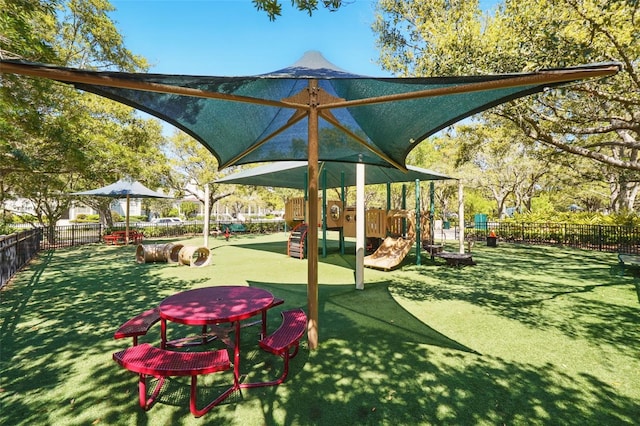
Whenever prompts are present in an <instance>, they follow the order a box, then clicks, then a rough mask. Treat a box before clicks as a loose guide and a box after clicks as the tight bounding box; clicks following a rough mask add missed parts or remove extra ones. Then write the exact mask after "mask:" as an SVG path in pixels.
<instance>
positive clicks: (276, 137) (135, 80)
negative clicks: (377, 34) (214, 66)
mask: <svg viewBox="0 0 640 426" xmlns="http://www.w3.org/2000/svg"><path fill="white" fill-rule="evenodd" d="M617 70H618V65H617V64H599V65H587V66H580V67H575V68H565V69H553V70H542V71H538V72H534V73H522V74H504V75H487V76H467V77H435V78H418V77H417V78H375V77H367V76H362V75H357V74H353V73H350V72H348V71H344V70H342V69H340V68H338V67H337V66H335V65H333V64H332V63H330V62H328V61H327V60H326V59H325V58H324V57H323V56H322V55H321V54H320V53H319V52H308V53H307V54H305V55H304V56H303V57H302V58H301V59H300V60H299V61H298V62H296V63H295V64H293V65H291V66H289V67H286V68H283V69H281V70H278V71H274V72H270V73H267V74H263V75H254V76H245V77H207V76H189V75H163V74H138V73H122V72H97V71H96V72H94V71H87V70H80V69H70V68H61V67H54V66H46V65H41V64H34V63H26V62H20V61H10V60H2V61H0V71H2V72H15V73H19V74H26V75H33V76H40V77H47V78H51V79H54V80H59V81H62V82H68V83H71V84H73V85H74V86H75V87H77V88H78V89H82V90H85V91H88V92H92V93H95V94H98V95H100V96H104V97H107V98H110V99H114V100H116V101H119V102H122V103H125V104H127V105H130V106H132V107H134V108H136V109H139V110H141V111H145V112H147V113H149V114H151V115H154V116H156V117H158V118H160V119H162V120H164V121H166V122H169V123H171V124H173V125H174V126H176V127H178V128H180V129H182V130H183V131H185V132H186V133H188V134H190V135H191V136H193V137H194V138H195V139H197V140H198V141H200V142H201V143H202V144H203V145H205V146H206V147H207V148H208V149H209V150H210V151H211V152H212V153H213V155H215V156H216V158H217V159H218V162H219V164H220V167H221V168H224V167H226V166H228V165H233V164H246V163H255V162H271V161H284V160H299V161H305V160H307V141H308V123H307V117H308V114H307V111H308V108H309V97H310V95H311V94H310V92H312V91H317V93H315V95H317V98H316V100H314V102H315V104H316V105H315V106H316V107H317V109H318V113H319V120H318V142H319V145H318V158H319V160H320V161H340V162H363V163H366V164H375V165H389V164H391V165H394V166H396V167H399V168H403V167H404V165H405V158H406V156H407V154H408V153H409V152H410V151H411V150H412V149H413V148H414V147H415V146H416V145H417V144H418V143H419V142H421V141H423V140H424V139H425V138H427V137H428V136H430V135H432V134H434V133H436V132H437V131H439V130H441V129H443V128H445V127H447V126H449V125H451V124H453V123H455V122H457V121H459V120H461V119H463V118H465V117H468V116H471V115H473V114H476V113H478V112H480V111H484V110H486V109H489V108H491V107H493V106H495V105H498V104H501V103H504V102H507V101H509V100H512V99H516V98H519V97H522V96H526V95H529V94H532V93H536V92H540V91H542V90H545V89H548V88H550V87H554V86H557V85H559V84H562V83H567V82H571V81H575V80H579V79H583V78H589V77H602V76H606V75H611V74H614V73H615V72H617ZM310 81H313V84H312V85H311V86H310V84H309V82H310Z"/></svg>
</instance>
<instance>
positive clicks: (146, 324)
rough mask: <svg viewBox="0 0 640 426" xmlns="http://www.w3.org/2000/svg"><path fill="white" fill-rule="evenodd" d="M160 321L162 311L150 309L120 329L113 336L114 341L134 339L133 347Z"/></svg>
mask: <svg viewBox="0 0 640 426" xmlns="http://www.w3.org/2000/svg"><path fill="white" fill-rule="evenodd" d="M158 321H160V311H159V310H158V308H153V309H149V310H147V311H144V312H143V313H141V314H138V315H136V316H135V317H133V318H131V319H130V320H129V321H127V322H125V323H124V324H122V325H121V326H120V328H118V330H117V331H116V332H115V334H114V335H113V338H114V339H123V338H125V337H133V345H134V346H135V345H137V344H138V336H144V335H145V334H147V332H148V331H149V329H150V328H151V326H152V325H153V324H155V323H157V322H158Z"/></svg>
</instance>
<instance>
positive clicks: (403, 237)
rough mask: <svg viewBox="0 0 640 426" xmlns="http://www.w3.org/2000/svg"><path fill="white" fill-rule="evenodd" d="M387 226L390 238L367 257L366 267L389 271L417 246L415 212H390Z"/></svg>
mask: <svg viewBox="0 0 640 426" xmlns="http://www.w3.org/2000/svg"><path fill="white" fill-rule="evenodd" d="M386 225H387V226H386V230H387V231H388V233H389V236H388V237H386V238H385V239H384V241H383V242H382V244H381V245H380V247H378V249H377V250H376V251H375V252H374V253H373V254H371V255H369V256H365V258H364V266H367V267H369V268H376V269H382V270H385V271H389V270H391V269H393V268H395V267H396V266H398V265H399V264H400V263H401V262H402V261H403V260H404V258H405V257H406V256H407V254H408V253H409V251H411V247H413V245H414V244H415V242H416V231H415V227H416V225H415V217H414V214H413V212H410V211H407V210H390V211H389V212H387V215H386ZM403 230H404V232H403Z"/></svg>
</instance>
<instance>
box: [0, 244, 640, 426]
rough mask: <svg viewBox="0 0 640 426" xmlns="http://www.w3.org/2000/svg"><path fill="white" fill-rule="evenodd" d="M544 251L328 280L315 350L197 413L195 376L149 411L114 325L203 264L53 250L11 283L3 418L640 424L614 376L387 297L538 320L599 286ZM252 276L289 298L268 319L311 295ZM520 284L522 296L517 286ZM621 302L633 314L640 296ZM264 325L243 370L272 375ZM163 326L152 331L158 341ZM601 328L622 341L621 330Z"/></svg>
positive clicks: (194, 282) (602, 311) (2, 340)
mask: <svg viewBox="0 0 640 426" xmlns="http://www.w3.org/2000/svg"><path fill="white" fill-rule="evenodd" d="M538 255H541V256H543V259H544V260H543V261H542V262H540V263H539V262H538V261H537V260H535V261H532V260H531V259H529V260H528V263H533V265H530V266H527V267H526V268H525V270H524V271H523V276H524V277H527V278H524V279H523V278H518V277H516V276H513V277H511V276H500V277H496V272H495V271H496V266H499V264H500V263H502V262H504V265H505V269H506V265H507V264H509V262H522V263H523V264H525V263H527V256H525V254H524V253H522V252H519V251H518V250H515V249H514V250H512V251H505V253H504V256H503V255H502V254H501V256H500V259H497V260H495V261H494V260H493V258H491V257H489V256H486V258H483V256H482V255H480V256H479V258H480V260H481V262H480V264H481V265H482V264H489V262H490V261H491V262H493V263H491V267H490V268H486V270H485V269H483V268H482V267H480V266H479V267H475V268H474V269H473V270H471V269H464V268H463V269H460V270H457V269H451V268H445V267H440V266H434V265H425V266H424V267H415V268H414V267H412V270H411V271H410V274H407V276H404V275H402V276H400V278H399V279H396V277H395V276H394V279H393V281H389V282H378V283H368V284H367V288H366V290H365V291H358V290H355V289H354V288H353V284H352V283H345V284H344V285H320V286H319V302H320V305H319V326H320V342H321V343H320V348H319V349H318V350H316V351H312V352H310V351H308V349H307V345H306V343H303V348H302V349H301V353H300V354H299V355H298V356H297V357H296V358H294V359H293V360H292V362H291V367H290V374H289V378H288V379H287V381H286V382H285V384H283V385H281V386H278V387H270V388H258V389H251V390H244V391H243V392H242V394H239V395H234V396H233V398H232V399H231V400H229V401H228V402H225V403H224V404H222V405H221V406H219V407H216V408H215V409H214V410H212V411H211V412H210V413H208V414H207V415H206V416H205V417H203V418H202V419H201V421H196V420H194V419H193V418H192V417H191V414H190V413H189V409H188V386H189V385H188V380H175V381H174V382H173V383H172V384H171V386H170V387H169V388H168V391H167V393H165V394H164V395H163V397H162V399H161V402H160V403H158V404H157V405H156V406H154V407H153V408H152V410H151V411H149V412H144V411H142V410H141V409H140V408H139V407H138V400H137V382H136V378H135V376H134V375H132V374H131V373H129V372H127V371H125V370H124V369H122V368H119V367H118V366H117V365H116V364H115V363H114V362H113V361H112V360H111V354H112V353H113V352H114V351H116V350H119V349H121V348H123V347H126V346H128V345H130V342H129V341H127V342H124V341H114V340H113V332H114V330H115V329H116V328H117V327H118V326H119V324H121V323H122V322H124V321H125V320H126V319H128V318H129V317H131V316H132V314H134V313H137V312H141V311H142V310H145V309H147V308H148V307H149V306H155V305H157V304H158V303H159V302H160V301H161V300H162V299H163V298H164V297H166V296H167V295H169V294H172V293H175V292H177V291H181V290H186V289H190V288H193V287H196V286H198V285H201V284H203V283H205V282H206V281H207V278H205V277H203V278H201V279H189V280H181V279H172V280H165V279H163V278H162V277H161V275H159V274H158V273H157V272H158V270H159V269H161V268H164V267H171V266H163V265H154V266H151V265H136V264H135V262H134V261H133V258H134V257H133V250H132V249H131V248H122V249H121V248H107V247H102V246H86V247H81V248H76V249H70V250H64V251H62V250H60V251H58V252H47V253H43V254H42V255H41V256H40V257H39V259H38V260H37V261H36V262H34V263H33V264H32V265H31V267H30V271H29V272H28V273H26V274H23V275H22V276H23V277H24V279H23V280H18V281H16V282H15V283H14V284H12V285H11V286H10V288H9V289H8V290H7V291H6V292H3V295H2V302H3V303H2V310H1V312H2V316H1V317H0V318H1V320H2V326H1V327H0V330H1V332H2V335H1V336H0V345H1V347H2V352H1V355H2V358H1V361H2V390H1V391H0V392H1V393H0V398H1V399H2V406H3V410H2V412H1V413H0V423H2V424H16V425H18V424H91V423H95V422H98V423H101V424H138V425H147V424H148V425H154V424H196V423H197V424H202V423H204V424H207V423H210V424H243V425H246V424H269V425H272V424H274V425H275V424H287V425H293V424H295V425H336V424H372V425H373V424H443V423H444V424H478V423H485V424H502V423H504V424H549V423H553V424H568V425H572V424H575V425H582V424H585V421H587V422H588V423H591V424H608V425H613V424H633V423H634V422H636V421H637V419H638V418H640V411H639V408H638V401H637V400H633V399H631V398H627V397H625V396H621V395H620V394H619V393H618V392H617V390H616V388H615V386H614V385H613V384H611V383H605V382H603V381H602V380H601V379H598V378H597V377H595V376H592V375H589V374H587V373H582V374H581V376H580V377H575V376H572V375H568V374H567V373H566V372H565V371H564V370H563V369H561V368H560V367H559V366H557V365H552V364H548V365H545V366H543V368H540V367H534V366H532V365H528V364H524V363H517V362H511V361H506V360H503V359H500V358H498V357H493V356H486V355H482V354H479V353H477V352H476V351H475V350H474V349H473V348H469V347H467V346H465V344H464V342H457V341H455V340H453V339H451V338H449V337H447V336H446V335H443V334H442V333H440V332H438V331H437V330H435V329H433V328H431V327H429V325H428V324H424V323H423V322H421V321H419V320H418V319H416V318H415V317H413V316H412V315H410V314H409V313H408V312H406V311H405V310H404V309H403V308H402V307H401V306H400V305H399V304H398V303H396V301H395V300H394V298H393V297H392V294H399V295H401V296H402V297H406V298H410V299H415V300H424V299H433V300H444V299H447V298H452V299H460V300H466V301H469V302H470V303H474V304H478V305H480V306H483V307H488V308H490V309H493V310H495V311H497V312H500V313H501V314H502V315H505V316H508V317H510V318H517V319H518V320H519V321H523V322H529V323H534V322H535V321H536V320H539V319H540V318H537V315H536V312H535V311H534V310H533V307H535V306H539V305H540V304H545V303H556V302H557V301H559V300H562V299H563V298H564V297H565V296H566V294H565V293H566V292H568V291H569V290H572V289H575V290H578V292H577V293H575V294H577V295H579V296H580V297H582V296H583V295H584V294H590V293H591V292H592V291H593V290H589V289H588V290H585V291H582V290H583V289H582V288H581V287H580V285H579V284H571V283H575V281H576V280H577V279H579V277H580V276H581V275H583V274H585V276H586V275H588V274H594V273H598V270H592V271H588V270H587V271H584V270H581V268H575V270H573V271H571V273H570V276H569V277H566V278H563V281H562V283H555V284H554V283H553V282H551V283H547V282H546V281H544V280H543V279H542V278H540V275H539V274H540V272H539V269H540V268H541V266H542V265H543V264H547V262H550V263H553V261H554V260H555V261H556V262H557V261H560V260H561V259H558V258H554V257H555V256H554V255H553V254H547V257H546V258H545V257H544V256H545V253H544V252H543V251H540V252H539V253H538ZM474 258H475V255H474ZM592 261H593V262H596V261H598V259H597V258H594V259H592ZM600 262H601V258H600ZM555 268H557V269H556V272H558V273H559V272H560V271H561V270H562V268H561V267H559V266H555ZM587 269H588V268H587ZM564 273H565V274H566V273H567V271H566V270H565V271H564ZM205 274H206V272H205ZM411 274H418V278H410V276H413V275H411ZM420 277H421V278H420ZM603 279H604V278H603ZM607 283H608V282H605V281H603V284H607ZM249 284H250V285H252V286H257V287H262V288H265V289H268V290H269V291H271V292H272V293H273V294H274V295H276V296H278V297H281V298H283V299H285V303H284V304H283V305H281V306H279V307H278V308H275V309H274V310H273V312H270V313H269V329H270V330H273V329H275V328H276V327H277V326H278V325H279V322H280V318H279V317H278V315H277V313H278V311H280V310H285V309H291V308H293V307H300V306H301V307H305V308H306V305H307V287H306V284H304V283H299V284H278V283H269V282H256V281H254V282H250V283H249ZM573 285H575V287H572V286H573ZM536 286H537V287H539V289H538V290H536V289H535V287H536ZM514 287H515V288H518V292H517V293H518V296H516V295H514V294H512V293H513V288H514ZM570 293H571V292H570ZM571 294H573V293H571ZM523 298H524V299H523ZM577 308H578V310H579V311H580V312H579V314H580V315H586V311H588V310H593V311H594V312H593V314H594V315H595V317H596V318H597V322H596V323H594V324H592V325H591V326H593V327H595V326H596V325H597V326H598V327H599V328H600V329H599V330H598V329H595V328H593V329H592V328H588V327H586V326H585V325H582V326H581V327H580V328H577V327H576V328H574V329H573V330H572V331H573V333H576V334H581V335H582V334H584V333H587V332H589V333H594V334H595V333H596V332H598V331H601V332H602V331H607V332H612V331H613V328H614V327H615V325H616V324H615V323H614V324H612V325H606V324H604V321H605V319H608V320H610V321H616V319H615V318H614V317H615V314H616V313H617V314H622V315H625V312H624V309H622V312H611V313H607V312H606V311H607V309H608V308H609V307H608V306H607V305H606V304H602V303H601V306H598V305H597V304H596V301H591V300H590V299H586V298H585V299H581V300H580V301H579V303H578V304H577ZM558 309H562V306H560V307H559V308H558ZM305 310H306V309H305ZM568 314H570V315H577V314H574V313H568ZM626 315H627V319H634V318H635V319H636V320H637V310H636V312H635V314H634V313H633V311H632V310H629V311H628V312H626ZM542 319H544V318H542ZM546 321H547V323H543V324H541V325H540V326H541V327H548V328H562V329H563V330H565V328H566V327H567V325H564V324H563V323H562V322H561V321H560V319H559V318H556V319H553V318H548V319H546ZM618 324H619V323H618ZM636 324H637V322H636ZM626 329H627V330H628V329H629V327H626ZM154 330H155V331H156V332H157V329H154ZM565 331H566V332H569V331H571V330H570V329H566V330H565ZM256 332H257V330H256V329H255V328H250V329H246V333H247V334H246V337H245V335H243V342H247V343H246V345H247V346H246V347H245V346H243V348H244V349H243V363H242V365H243V367H242V368H243V373H246V374H248V375H249V376H250V377H251V378H252V379H255V378H258V379H266V378H274V377H277V375H278V374H279V372H280V371H281V370H280V369H281V368H282V360H281V359H279V358H277V357H274V356H272V355H269V354H266V353H264V352H262V351H259V350H258V349H257V347H256V346H255V340H256V339H255V338H253V339H252V337H255V333H256ZM243 333H245V331H243ZM158 335H159V333H150V335H148V336H145V339H146V340H147V341H150V342H152V343H157V341H158ZM252 335H253V336H252ZM637 337H638V336H637V335H636V336H631V339H632V340H633V339H635V341H637ZM599 338H600V339H605V340H609V341H612V342H617V343H618V344H621V343H622V336H616V335H615V334H614V335H613V336H600V337H599ZM250 341H253V342H254V344H253V346H251V345H250V344H249V343H248V342H250ZM243 345H244V343H243ZM636 350H637V349H636ZM218 377H220V378H224V377H226V376H222V375H220V376H218V375H212V381H211V382H207V381H203V387H202V392H203V393H202V395H203V396H209V395H210V394H214V393H215V391H217V390H218V386H219V383H218V382H217V381H216V380H217V378H218ZM227 379H228V377H227ZM203 401H204V398H203ZM248 411H256V412H255V413H254V412H251V413H247V412H248ZM248 419H253V421H251V420H248Z"/></svg>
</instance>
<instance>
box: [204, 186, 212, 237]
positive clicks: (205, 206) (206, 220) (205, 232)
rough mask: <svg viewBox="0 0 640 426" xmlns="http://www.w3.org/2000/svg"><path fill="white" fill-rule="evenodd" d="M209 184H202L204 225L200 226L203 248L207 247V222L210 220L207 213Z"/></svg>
mask: <svg viewBox="0 0 640 426" xmlns="http://www.w3.org/2000/svg"><path fill="white" fill-rule="evenodd" d="M209 210H210V208H209V184H208V183H205V184H204V225H203V226H202V234H203V237H204V246H205V247H209V220H211V217H210V212H209Z"/></svg>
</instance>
